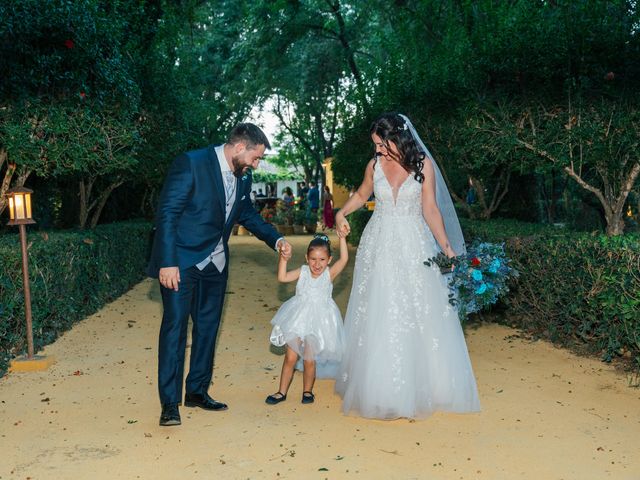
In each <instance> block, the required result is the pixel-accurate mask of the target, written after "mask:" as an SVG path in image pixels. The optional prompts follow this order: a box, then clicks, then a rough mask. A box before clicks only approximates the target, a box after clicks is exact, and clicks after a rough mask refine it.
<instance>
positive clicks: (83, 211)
mask: <svg viewBox="0 0 640 480" xmlns="http://www.w3.org/2000/svg"><path fill="white" fill-rule="evenodd" d="M94 182H95V178H89V179H88V180H87V181H85V179H84V178H82V179H80V184H79V187H80V214H79V218H78V221H79V225H78V226H79V227H80V229H81V230H84V229H85V228H86V226H87V219H88V218H89V199H90V198H91V190H92V189H93V183H94Z"/></svg>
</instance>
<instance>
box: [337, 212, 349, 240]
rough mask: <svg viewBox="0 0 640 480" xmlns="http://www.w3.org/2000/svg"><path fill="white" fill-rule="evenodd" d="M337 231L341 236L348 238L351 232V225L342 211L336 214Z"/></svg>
mask: <svg viewBox="0 0 640 480" xmlns="http://www.w3.org/2000/svg"><path fill="white" fill-rule="evenodd" d="M336 233H337V234H338V237H339V238H346V237H347V235H349V233H351V226H350V225H349V222H348V221H347V219H346V218H345V217H344V215H343V214H342V212H338V214H337V215H336Z"/></svg>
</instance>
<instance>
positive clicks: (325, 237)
mask: <svg viewBox="0 0 640 480" xmlns="http://www.w3.org/2000/svg"><path fill="white" fill-rule="evenodd" d="M313 238H314V240H315V239H316V238H317V239H318V240H322V241H323V242H327V243H329V237H327V236H326V235H325V234H324V233H316V234H315V235H314V236H313Z"/></svg>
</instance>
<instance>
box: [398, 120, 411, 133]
mask: <svg viewBox="0 0 640 480" xmlns="http://www.w3.org/2000/svg"><path fill="white" fill-rule="evenodd" d="M396 130H397V131H398V133H400V132H406V131H407V130H409V126H408V125H407V122H402V123H401V124H400V125H398V126H397V127H396Z"/></svg>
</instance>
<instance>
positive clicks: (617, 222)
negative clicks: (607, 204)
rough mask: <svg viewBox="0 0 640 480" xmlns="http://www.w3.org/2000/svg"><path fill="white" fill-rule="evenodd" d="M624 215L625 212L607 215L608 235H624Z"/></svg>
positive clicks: (605, 216)
mask: <svg viewBox="0 0 640 480" xmlns="http://www.w3.org/2000/svg"><path fill="white" fill-rule="evenodd" d="M623 215H624V210H620V211H615V212H614V211H611V212H608V213H605V215H604V218H605V219H606V221H607V235H609V236H614V235H622V234H623V233H624V220H623V219H622V217H623Z"/></svg>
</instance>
